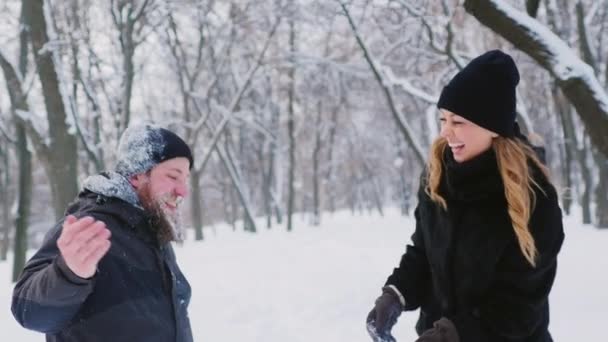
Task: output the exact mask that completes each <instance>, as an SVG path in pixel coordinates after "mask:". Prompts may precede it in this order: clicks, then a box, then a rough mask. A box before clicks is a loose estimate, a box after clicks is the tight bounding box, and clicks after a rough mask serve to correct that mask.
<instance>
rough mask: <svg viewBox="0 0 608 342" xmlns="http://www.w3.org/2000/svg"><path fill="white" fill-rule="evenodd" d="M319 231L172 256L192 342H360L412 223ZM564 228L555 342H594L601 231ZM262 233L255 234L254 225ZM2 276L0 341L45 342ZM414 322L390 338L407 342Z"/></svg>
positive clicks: (603, 313)
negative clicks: (21, 317) (16, 306)
mask: <svg viewBox="0 0 608 342" xmlns="http://www.w3.org/2000/svg"><path fill="white" fill-rule="evenodd" d="M323 220H324V221H323V226H322V227H308V226H306V225H305V224H304V223H299V224H298V225H297V226H296V228H295V231H294V232H292V233H286V232H285V231H284V230H283V229H281V228H278V227H275V228H274V229H273V230H271V231H267V230H265V229H264V230H262V231H261V232H260V233H259V234H258V235H250V234H246V233H240V232H239V233H233V232H232V231H231V228H228V227H225V226H219V225H218V226H217V228H216V231H217V232H216V234H214V233H213V232H212V231H211V230H208V231H207V240H206V241H205V242H204V243H194V242H189V243H186V244H185V246H184V247H181V248H180V247H178V248H177V254H178V258H179V261H180V263H181V264H182V268H183V270H184V273H185V274H186V276H187V277H188V278H189V280H190V282H191V285H192V288H193V298H192V302H191V306H190V308H191V309H190V315H191V321H192V325H193V329H194V334H195V340H196V341H216V342H244V341H256V342H257V341H265V342H275V341H276V342H279V341H280V342H313V341H314V342H340V341H345V342H358V341H361V342H369V341H370V340H369V339H368V338H367V334H366V332H365V328H364V320H365V317H366V315H367V312H368V311H369V309H370V308H371V305H372V303H373V301H374V299H375V298H376V296H377V295H378V294H379V288H380V287H381V286H382V284H383V282H384V280H385V278H386V276H387V275H388V274H389V273H390V272H391V270H392V268H393V267H394V266H395V265H396V264H397V263H398V261H399V258H400V256H401V253H402V252H403V250H404V243H405V242H406V241H407V240H408V239H409V235H410V234H411V231H412V229H413V221H411V220H410V219H407V218H402V217H400V216H399V215H398V213H397V212H396V211H392V210H389V211H388V212H387V214H386V216H385V217H384V218H382V217H379V216H377V215H374V216H351V215H350V214H349V213H346V212H343V213H339V214H336V215H334V216H330V215H327V214H326V215H325V216H324V218H323ZM577 221H578V220H577V219H574V218H566V234H567V236H566V243H565V245H564V249H563V252H562V254H561V256H560V266H559V269H558V279H557V282H556V285H555V289H554V291H553V293H552V297H551V300H552V302H551V305H552V306H551V311H552V323H551V331H552V332H553V335H554V338H555V340H556V341H557V342H561V341H565V342H569V341H583V340H584V341H601V340H603V338H605V337H604V336H602V335H601V334H600V328H601V327H602V324H603V321H604V318H605V317H608V307H607V304H608V294H607V292H606V290H605V289H606V288H608V271H606V270H608V258H607V256H608V251H607V250H608V231H597V230H594V229H592V228H590V227H581V225H579V224H577V223H575V222H577ZM260 226H262V225H260ZM9 275H10V267H9V264H8V263H0V331H2V334H3V336H4V337H10V339H9V340H11V341H23V342H30V341H44V337H43V336H42V335H40V334H36V333H33V332H28V331H26V330H24V329H21V328H20V327H19V326H18V325H17V324H16V323H15V321H14V320H13V318H12V316H11V314H10V310H9V307H10V296H11V291H12V285H10V284H9V280H8V279H9ZM416 316H417V313H405V314H404V315H402V317H401V318H400V319H399V322H398V323H397V326H396V328H395V336H396V337H397V339H398V340H399V341H400V342H408V341H414V339H415V333H414V328H413V327H414V322H415V320H416Z"/></svg>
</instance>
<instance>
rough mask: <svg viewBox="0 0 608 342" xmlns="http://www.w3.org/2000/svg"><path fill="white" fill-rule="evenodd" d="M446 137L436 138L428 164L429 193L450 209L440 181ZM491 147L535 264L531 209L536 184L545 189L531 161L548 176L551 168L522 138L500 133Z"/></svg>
mask: <svg viewBox="0 0 608 342" xmlns="http://www.w3.org/2000/svg"><path fill="white" fill-rule="evenodd" d="M447 146H448V143H447V141H446V140H445V139H444V138H442V137H440V138H438V139H436V140H435V141H434V142H433V145H432V146H431V154H430V158H429V163H428V167H427V175H426V176H427V182H426V188H425V191H426V193H427V194H428V195H429V196H430V197H431V199H432V200H433V201H434V202H436V203H438V204H439V205H441V206H442V207H443V208H444V209H446V210H447V203H446V201H445V199H444V198H443V197H442V195H441V194H440V193H439V185H440V184H439V183H440V181H441V174H442V172H443V162H442V160H443V156H444V151H445V149H446V147H447ZM492 148H493V149H494V152H495V153H496V159H497V161H498V170H499V171H500V175H501V178H502V181H503V184H504V188H505V197H506V199H507V205H508V212H509V217H510V218H511V223H512V224H513V230H514V231H515V235H516V236H517V241H518V242H519V248H520V249H521V251H522V253H523V255H524V257H525V258H526V259H527V260H528V262H529V263H530V265H532V266H533V267H535V266H536V257H537V255H538V250H537V249H536V245H535V243H534V238H533V237H532V234H531V233H530V230H529V228H528V221H529V220H530V215H531V212H532V210H533V208H534V205H535V202H536V196H535V192H534V188H533V187H537V188H538V189H540V190H541V192H543V193H544V191H543V190H542V188H541V186H540V185H539V184H538V183H537V182H536V181H535V180H534V178H533V175H532V171H531V170H530V167H529V165H528V161H532V163H534V165H536V166H537V167H538V168H539V169H540V170H541V171H542V173H543V174H544V175H545V177H547V180H549V170H548V169H547V167H546V166H544V165H543V164H542V163H541V162H540V160H539V159H538V157H537V156H536V152H534V150H533V149H532V148H531V147H530V146H528V145H527V144H525V143H524V142H522V141H521V140H519V139H510V138H504V137H497V138H494V139H493V142H492Z"/></svg>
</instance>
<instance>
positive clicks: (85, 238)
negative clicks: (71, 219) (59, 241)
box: [70, 221, 107, 246]
mask: <svg viewBox="0 0 608 342" xmlns="http://www.w3.org/2000/svg"><path fill="white" fill-rule="evenodd" d="M104 230H107V229H106V224H105V223H103V222H102V221H96V222H95V223H93V224H91V225H89V226H87V227H85V228H83V229H82V230H80V231H78V232H77V233H75V234H74V236H73V237H72V241H71V242H70V244H76V245H78V246H84V245H86V244H87V242H89V240H91V239H93V238H94V237H96V236H97V235H98V234H100V233H101V232H102V231H104Z"/></svg>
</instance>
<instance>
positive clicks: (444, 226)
mask: <svg viewBox="0 0 608 342" xmlns="http://www.w3.org/2000/svg"><path fill="white" fill-rule="evenodd" d="M518 82H519V72H518V70H517V67H516V66H515V63H514V61H513V59H512V58H511V57H510V56H509V55H506V54H504V53H503V52H501V51H490V52H488V53H485V54H483V55H481V56H479V57H477V58H475V59H473V60H472V61H471V62H470V63H469V64H468V65H467V66H466V67H465V68H464V69H463V70H462V71H460V72H459V73H458V74H457V75H456V76H454V78H453V79H452V80H451V81H450V83H449V84H448V85H447V86H446V87H445V88H444V89H443V92H442V93H441V97H440V99H439V102H438V107H439V109H440V121H441V133H440V135H439V137H438V138H437V139H436V140H435V141H434V143H433V145H432V146H431V153H430V157H429V160H428V164H427V169H426V173H425V174H424V175H423V177H422V179H421V181H420V189H419V192H418V199H419V203H418V207H417V208H416V212H415V216H416V231H415V232H414V234H413V235H412V244H411V245H409V246H408V247H407V250H406V253H405V254H404V255H403V257H402V259H401V263H400V265H399V267H397V268H395V269H394V271H393V273H392V275H391V276H390V277H389V278H388V280H387V281H386V285H385V287H384V288H383V294H382V295H381V296H380V297H379V298H378V300H377V301H376V303H375V306H374V308H373V309H372V311H371V312H370V314H369V315H368V319H367V323H368V331H369V332H370V335H371V336H372V338H373V339H374V341H376V342H378V341H394V338H393V337H392V336H391V333H390V331H391V328H392V326H393V325H394V324H395V323H396V321H397V317H398V316H399V315H400V313H401V312H402V311H403V310H415V309H417V308H420V318H419V320H418V324H417V325H416V328H417V332H418V334H420V338H419V339H418V340H417V341H418V342H439V341H442V342H445V341H447V342H459V341H464V342H468V341H479V342H488V341H506V340H508V341H514V342H515V341H517V342H523V341H526V342H551V341H552V337H551V334H550V333H549V331H548V324H549V303H548V296H549V292H550V291H551V287H552V285H553V280H554V279H555V274H556V270H557V263H556V260H557V254H558V253H559V251H560V248H561V245H562V242H563V238H564V234H563V229H562V217H561V210H560V208H559V205H558V201H557V194H556V191H555V188H554V187H553V185H552V184H551V182H550V180H549V177H548V172H547V169H546V167H545V166H544V165H543V164H542V163H541V162H540V160H539V158H538V157H537V155H536V153H535V152H534V150H533V149H532V147H531V145H530V144H529V142H528V140H527V139H526V138H525V137H524V136H522V135H521V133H520V132H519V126H518V125H517V123H516V122H515V103H516V100H515V87H516V86H517V83H518ZM480 257H481V258H480Z"/></svg>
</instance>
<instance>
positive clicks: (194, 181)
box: [190, 172, 203, 241]
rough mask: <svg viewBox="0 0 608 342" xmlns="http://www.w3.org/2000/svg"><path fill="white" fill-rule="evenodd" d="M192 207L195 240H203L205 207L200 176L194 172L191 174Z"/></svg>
mask: <svg viewBox="0 0 608 342" xmlns="http://www.w3.org/2000/svg"><path fill="white" fill-rule="evenodd" d="M190 192H192V195H191V199H190V201H191V202H190V207H191V211H192V226H193V227H194V239H195V240H196V241H201V240H203V206H202V202H201V201H202V196H201V186H200V174H199V173H198V172H192V173H191V174H190Z"/></svg>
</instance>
